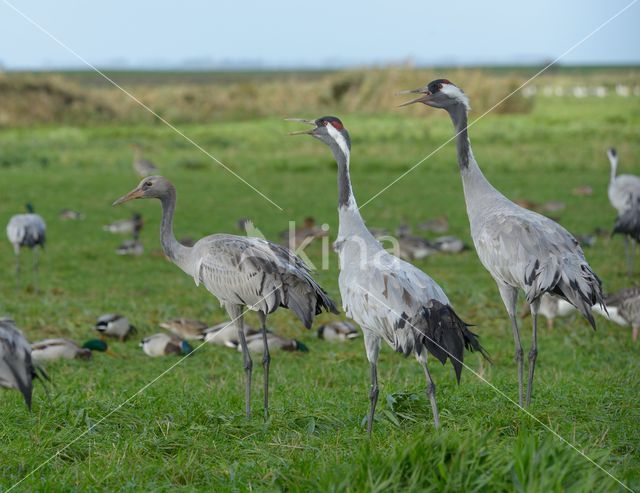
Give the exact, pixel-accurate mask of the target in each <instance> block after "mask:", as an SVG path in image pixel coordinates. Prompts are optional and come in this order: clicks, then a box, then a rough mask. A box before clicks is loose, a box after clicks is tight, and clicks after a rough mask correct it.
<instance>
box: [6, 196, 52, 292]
mask: <svg viewBox="0 0 640 493" xmlns="http://www.w3.org/2000/svg"><path fill="white" fill-rule="evenodd" d="M26 209H27V213H26V214H16V215H14V216H11V219H9V224H7V238H8V239H9V241H10V242H11V244H12V245H13V251H14V253H15V254H16V286H19V284H20V249H21V248H22V247H28V248H30V249H31V250H33V273H34V278H35V284H36V290H37V286H38V265H39V259H38V255H37V250H35V248H36V247H38V246H39V247H40V249H42V250H44V244H45V242H46V240H47V235H46V231H47V226H46V224H45V222H44V219H42V217H41V216H40V215H39V214H35V213H34V211H33V205H31V204H30V203H29V204H27V205H26Z"/></svg>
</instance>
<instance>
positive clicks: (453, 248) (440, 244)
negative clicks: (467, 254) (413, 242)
mask: <svg viewBox="0 0 640 493" xmlns="http://www.w3.org/2000/svg"><path fill="white" fill-rule="evenodd" d="M432 245H433V247H434V248H435V249H437V250H438V251H440V252H444V253H460V252H462V251H463V250H466V248H467V247H466V245H465V244H464V242H463V241H462V240H461V239H460V238H458V237H456V236H440V237H438V238H436V239H435V240H433V242H432Z"/></svg>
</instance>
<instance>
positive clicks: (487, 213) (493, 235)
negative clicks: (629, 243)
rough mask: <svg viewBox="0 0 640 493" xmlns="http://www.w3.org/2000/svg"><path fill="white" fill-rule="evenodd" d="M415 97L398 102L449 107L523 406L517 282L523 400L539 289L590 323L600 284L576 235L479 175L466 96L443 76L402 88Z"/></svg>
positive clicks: (477, 240) (534, 346) (477, 241)
mask: <svg viewBox="0 0 640 493" xmlns="http://www.w3.org/2000/svg"><path fill="white" fill-rule="evenodd" d="M404 92H405V93H408V92H410V93H418V94H420V96H418V97H417V98H415V99H413V100H411V101H408V102H406V103H404V104H403V105H402V106H406V105H408V104H413V103H424V104H425V105H428V106H432V107H434V108H441V109H444V110H445V111H447V113H449V116H450V117H451V121H452V122H453V126H454V128H455V132H456V134H455V139H456V148H457V154H458V166H459V168H460V174H461V176H462V185H463V189H464V198H465V202H466V205H467V215H468V216H469V224H470V226H471V237H472V238H473V244H474V245H475V248H476V251H477V252H478V257H479V258H480V261H481V262H482V265H484V267H485V269H487V270H488V271H489V273H490V274H491V276H492V277H493V279H494V280H495V281H496V284H497V285H498V290H499V291H500V296H501V297H502V301H503V303H504V305H505V307H506V309H507V313H508V314H509V318H510V319H511V325H512V330H513V339H514V343H515V349H516V350H515V353H516V362H517V364H518V397H519V401H520V405H521V406H522V405H523V350H522V344H521V342H520V331H519V329H518V321H517V317H516V303H517V301H518V293H519V290H520V289H522V290H523V291H524V292H525V294H526V298H527V302H528V303H529V305H530V307H531V316H532V318H533V339H532V343H531V351H529V378H528V385H527V401H526V403H527V405H529V404H530V403H531V395H532V391H533V375H534V371H535V367H536V359H537V357H538V310H539V308H540V298H541V296H542V295H543V294H545V293H551V294H555V295H557V296H560V297H561V298H563V299H565V300H566V301H568V302H569V303H571V304H572V305H573V306H575V307H576V308H577V309H578V311H580V313H582V315H583V316H584V317H585V318H586V319H587V320H588V321H589V323H590V324H591V326H592V327H593V328H594V329H595V326H596V324H595V320H594V318H593V315H592V313H591V307H592V306H593V305H595V304H596V303H598V304H600V305H602V306H603V307H604V298H603V295H602V283H601V282H600V279H599V278H598V276H597V275H596V274H595V272H594V271H593V270H592V269H591V267H590V266H589V264H588V263H587V261H586V259H585V257H584V253H583V251H582V248H580V245H579V244H578V241H577V240H576V239H575V238H574V237H573V236H572V235H571V234H570V233H569V232H568V231H567V230H566V229H564V228H563V227H562V226H560V225H559V224H558V223H556V222H554V221H552V220H551V219H549V218H548V217H545V216H543V215H541V214H538V213H536V212H533V211H530V210H527V209H525V208H523V207H520V206H519V205H516V204H514V203H513V202H512V201H511V200H509V199H507V198H506V197H505V196H504V195H502V194H501V193H500V192H499V191H498V190H496V189H495V188H494V187H493V186H492V185H491V183H489V181H488V180H487V179H486V178H485V176H484V174H483V173H482V171H481V170H480V167H479V166H478V163H477V162H476V159H475V157H474V155H473V152H472V150H471V142H470V141H469V135H468V129H467V112H468V111H469V109H470V106H469V98H468V97H467V95H466V94H465V93H464V92H463V91H462V90H461V89H460V88H459V87H457V86H456V85H455V84H453V83H451V82H450V81H449V80H447V79H437V80H434V81H432V82H430V83H428V84H427V85H426V86H424V87H422V88H420V89H414V90H411V91H404Z"/></svg>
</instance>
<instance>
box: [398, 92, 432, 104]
mask: <svg viewBox="0 0 640 493" xmlns="http://www.w3.org/2000/svg"><path fill="white" fill-rule="evenodd" d="M416 93H418V94H422V96H420V97H417V98H415V99H412V100H411V101H407V102H406V103H402V104H400V105H398V108H402V107H403V106H409V105H410V104H414V103H426V102H427V101H429V99H430V98H431V93H430V92H429V91H427V90H426V89H410V90H408V91H400V92H398V93H396V94H398V95H400V94H416Z"/></svg>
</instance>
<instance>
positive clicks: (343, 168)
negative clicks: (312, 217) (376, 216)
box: [331, 145, 369, 238]
mask: <svg viewBox="0 0 640 493" xmlns="http://www.w3.org/2000/svg"><path fill="white" fill-rule="evenodd" d="M331 151H332V152H333V157H334V158H335V160H336V163H337V164H338V217H339V219H340V229H339V232H338V236H339V237H343V238H344V237H345V236H349V235H352V234H363V233H364V232H367V233H369V230H368V229H367V228H366V226H365V224H364V220H363V219H362V216H361V215H360V209H358V204H357V203H356V198H355V196H354V195H353V188H352V186H351V176H350V174H349V161H350V158H351V151H350V150H349V149H348V148H342V147H340V146H338V145H332V146H331Z"/></svg>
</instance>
